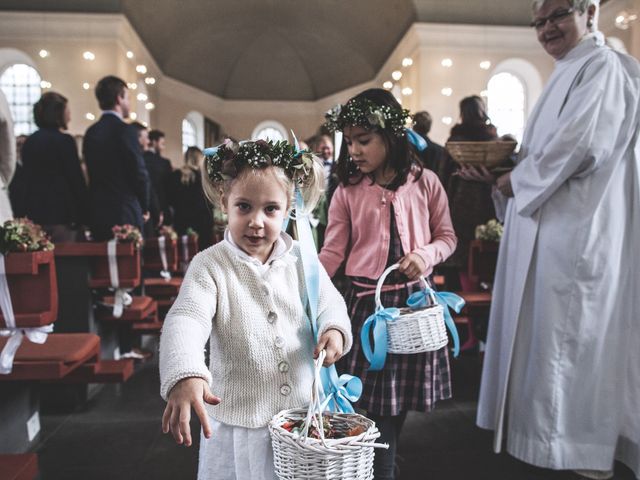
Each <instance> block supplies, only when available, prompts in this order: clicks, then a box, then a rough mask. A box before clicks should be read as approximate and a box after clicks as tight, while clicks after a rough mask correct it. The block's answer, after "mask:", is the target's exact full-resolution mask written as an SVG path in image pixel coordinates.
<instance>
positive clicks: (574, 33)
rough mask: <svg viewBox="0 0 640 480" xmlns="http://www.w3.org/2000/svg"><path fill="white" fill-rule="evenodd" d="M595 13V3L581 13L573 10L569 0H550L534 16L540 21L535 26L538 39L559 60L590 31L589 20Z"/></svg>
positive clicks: (534, 20) (536, 20) (535, 20)
mask: <svg viewBox="0 0 640 480" xmlns="http://www.w3.org/2000/svg"><path fill="white" fill-rule="evenodd" d="M594 13H595V7H594V6H593V5H590V6H589V8H588V10H587V11H586V12H585V13H580V12H579V11H577V10H573V11H572V9H571V4H570V3H569V1H568V0H548V1H547V2H545V3H544V5H543V6H542V7H540V9H539V10H537V11H536V12H534V16H533V22H534V23H535V22H539V23H538V25H536V26H535V29H536V34H537V36H538V41H539V42H540V44H541V45H542V47H543V48H544V49H545V51H546V52H547V53H548V54H549V55H551V56H552V57H553V58H554V59H556V60H559V59H561V58H563V57H564V56H565V55H566V54H567V53H569V52H570V51H571V50H572V49H573V48H574V47H575V46H576V45H578V43H580V40H581V39H582V37H583V36H584V35H585V34H586V33H587V32H588V31H589V29H588V27H587V21H588V20H589V18H590V17H592V16H593V14H594Z"/></svg>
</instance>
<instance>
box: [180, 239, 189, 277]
mask: <svg viewBox="0 0 640 480" xmlns="http://www.w3.org/2000/svg"><path fill="white" fill-rule="evenodd" d="M180 241H181V242H182V262H181V264H182V265H181V266H182V273H187V267H188V266H189V236H188V235H182V237H180Z"/></svg>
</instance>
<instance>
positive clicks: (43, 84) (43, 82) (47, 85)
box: [40, 80, 51, 88]
mask: <svg viewBox="0 0 640 480" xmlns="http://www.w3.org/2000/svg"><path fill="white" fill-rule="evenodd" d="M40 88H51V82H47V81H46V80H41V81H40Z"/></svg>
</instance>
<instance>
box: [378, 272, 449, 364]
mask: <svg viewBox="0 0 640 480" xmlns="http://www.w3.org/2000/svg"><path fill="white" fill-rule="evenodd" d="M398 266H399V265H398V264H395V265H391V266H390V267H389V268H387V269H386V270H385V271H384V272H382V275H381V276H380V279H379V280H378V284H377V285H376V294H375V295H376V296H375V301H376V309H378V310H380V309H382V308H384V307H383V305H382V303H381V302H380V292H381V291H382V285H383V283H384V280H385V279H386V278H387V275H389V274H390V273H391V272H392V271H393V270H396V269H397V268H398ZM421 280H422V283H423V285H424V288H425V289H426V290H427V292H429V297H430V299H431V305H430V306H428V307H426V308H421V309H419V310H412V309H410V308H408V307H405V308H401V309H400V316H399V317H398V318H396V319H395V320H393V321H388V322H387V339H388V340H387V351H388V352H389V353H398V354H405V355H406V354H411V353H421V352H432V351H435V350H440V349H441V348H442V347H444V346H445V345H447V343H448V342H449V339H448V337H447V327H446V325H445V323H444V309H443V307H442V305H439V304H438V303H436V298H435V296H434V295H433V289H432V288H431V287H430V286H429V284H428V283H427V280H426V279H425V278H424V277H421Z"/></svg>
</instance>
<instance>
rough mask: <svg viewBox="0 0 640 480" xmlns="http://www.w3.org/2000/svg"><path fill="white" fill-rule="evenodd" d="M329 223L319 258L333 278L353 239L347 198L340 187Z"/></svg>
mask: <svg viewBox="0 0 640 480" xmlns="http://www.w3.org/2000/svg"><path fill="white" fill-rule="evenodd" d="M328 215H329V223H328V225H327V229H326V230H325V234H324V243H323V245H322V251H321V252H320V255H319V258H320V263H321V264H322V266H323V267H324V268H325V269H326V271H327V273H328V274H329V276H330V277H333V276H334V275H335V273H336V271H337V270H338V268H340V265H342V262H344V259H345V258H346V255H347V248H348V247H349V239H350V238H351V217H350V215H349V209H348V205H347V199H346V197H345V189H344V187H343V186H342V185H340V186H339V187H338V188H337V189H336V191H335V193H334V194H333V197H332V198H331V204H330V205H329V214H328Z"/></svg>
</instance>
